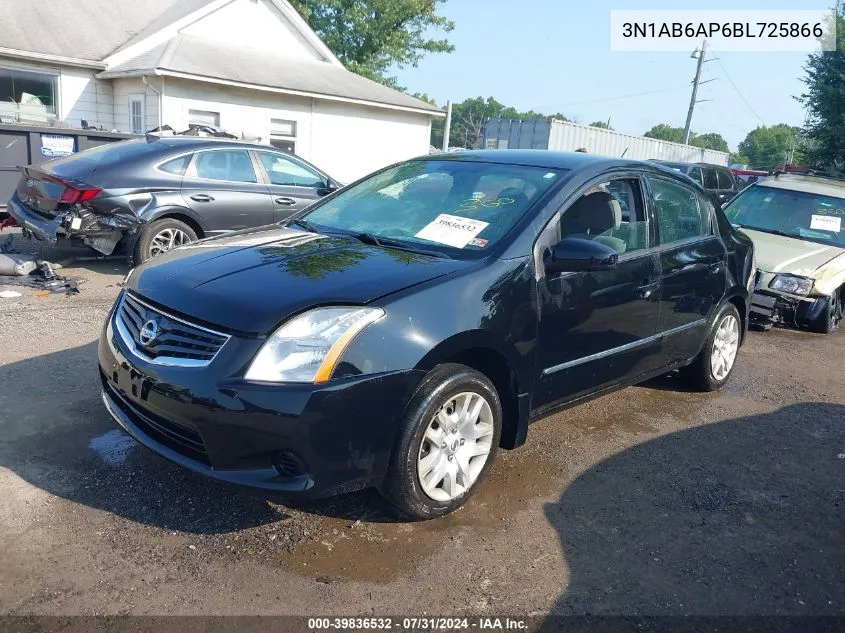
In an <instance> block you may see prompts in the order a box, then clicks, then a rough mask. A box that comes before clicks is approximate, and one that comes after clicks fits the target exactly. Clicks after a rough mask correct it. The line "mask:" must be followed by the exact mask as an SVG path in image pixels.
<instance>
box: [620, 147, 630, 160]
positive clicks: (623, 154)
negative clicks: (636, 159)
mask: <svg viewBox="0 0 845 633" xmlns="http://www.w3.org/2000/svg"><path fill="white" fill-rule="evenodd" d="M627 153H628V148H627V147H626V148H625V151H624V152H622V156H620V157H619V158H625V154H627Z"/></svg>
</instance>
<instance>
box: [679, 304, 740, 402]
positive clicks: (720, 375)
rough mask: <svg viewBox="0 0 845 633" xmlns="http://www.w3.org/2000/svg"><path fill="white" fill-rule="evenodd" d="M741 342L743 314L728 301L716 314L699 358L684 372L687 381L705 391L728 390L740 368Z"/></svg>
mask: <svg viewBox="0 0 845 633" xmlns="http://www.w3.org/2000/svg"><path fill="white" fill-rule="evenodd" d="M741 339H742V321H741V320H740V318H739V311H738V310H737V309H736V306H734V304H732V303H731V302H729V301H728V302H726V303H724V304H722V307H721V308H719V310H718V311H717V312H716V316H715V317H714V318H713V321H712V322H711V323H710V331H709V333H708V334H707V339H706V340H705V341H704V347H702V348H701V351H700V352H699V353H698V356H696V357H695V360H694V361H693V362H692V363H691V364H690V365H688V366H686V367H682V368H681V369H680V374H681V378H682V379H683V381H684V382H686V383H687V384H688V385H689V386H690V387H693V388H695V389H701V390H702V391H716V390H718V389H721V388H722V387H724V386H725V384H726V383H727V382H728V379H729V378H730V377H731V373H733V368H734V366H735V365H736V355H737V352H738V351H739V343H740V341H741Z"/></svg>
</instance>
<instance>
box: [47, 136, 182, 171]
mask: <svg viewBox="0 0 845 633" xmlns="http://www.w3.org/2000/svg"><path fill="white" fill-rule="evenodd" d="M167 149H168V148H167V147H166V146H163V145H159V144H158V143H156V142H151V143H148V142H147V141H146V140H143V139H138V140H132V141H121V142H118V143H105V144H103V145H98V146H97V147H92V148H91V149H86V150H84V151H82V152H79V153H78V154H71V155H70V156H66V157H64V158H59V159H58V160H54V161H50V170H51V171H52V172H53V173H54V174H56V175H59V176H61V175H68V176H72V175H74V174H79V173H81V172H82V171H83V170H85V171H87V170H91V169H93V168H95V167H104V166H106V165H110V164H113V163H117V162H123V161H126V160H132V159H135V158H139V157H141V156H150V157H152V156H156V155H158V154H161V153H162V152H163V151H166V150H167Z"/></svg>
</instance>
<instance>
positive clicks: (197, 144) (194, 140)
mask: <svg viewBox="0 0 845 633" xmlns="http://www.w3.org/2000/svg"><path fill="white" fill-rule="evenodd" d="M139 140H140V139H139ZM146 142H147V143H156V144H158V143H161V145H162V146H163V147H167V148H172V149H176V148H178V149H180V150H191V149H201V148H207V147H249V148H253V149H265V150H271V151H272V150H276V151H283V150H279V149H278V148H276V147H273V146H272V145H262V144H259V143H250V142H248V141H241V140H238V139H229V138H218V137H213V136H158V137H157V136H153V135H150V136H148V137H147V139H146Z"/></svg>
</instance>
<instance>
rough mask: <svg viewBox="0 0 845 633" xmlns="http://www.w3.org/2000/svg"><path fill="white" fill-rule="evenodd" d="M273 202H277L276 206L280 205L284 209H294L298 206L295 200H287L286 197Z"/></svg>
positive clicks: (275, 199)
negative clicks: (293, 207) (294, 206)
mask: <svg viewBox="0 0 845 633" xmlns="http://www.w3.org/2000/svg"><path fill="white" fill-rule="evenodd" d="M273 202H275V203H276V204H280V205H282V206H283V207H292V206H293V205H295V204H296V200H294V199H293V198H285V197H282V198H274V199H273Z"/></svg>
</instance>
